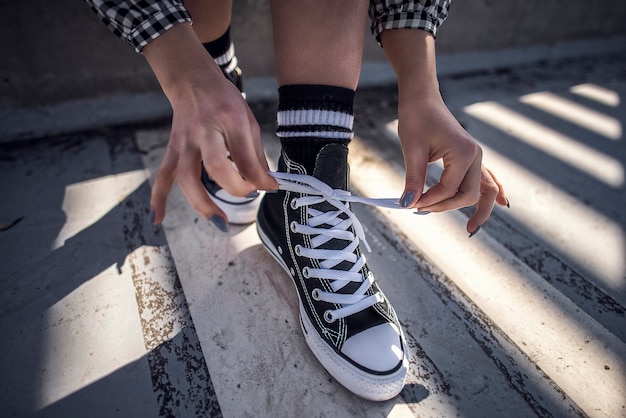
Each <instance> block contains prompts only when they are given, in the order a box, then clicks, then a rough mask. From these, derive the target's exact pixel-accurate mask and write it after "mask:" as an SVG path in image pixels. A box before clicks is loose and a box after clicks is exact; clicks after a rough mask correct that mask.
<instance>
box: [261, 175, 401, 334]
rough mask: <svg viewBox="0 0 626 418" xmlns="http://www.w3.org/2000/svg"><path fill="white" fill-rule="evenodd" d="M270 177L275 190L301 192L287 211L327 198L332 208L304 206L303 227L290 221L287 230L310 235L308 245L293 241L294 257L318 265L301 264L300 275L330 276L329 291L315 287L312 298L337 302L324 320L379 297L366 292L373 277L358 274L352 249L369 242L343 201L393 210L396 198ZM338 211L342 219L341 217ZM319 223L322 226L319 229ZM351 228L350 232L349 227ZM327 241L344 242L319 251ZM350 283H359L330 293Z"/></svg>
mask: <svg viewBox="0 0 626 418" xmlns="http://www.w3.org/2000/svg"><path fill="white" fill-rule="evenodd" d="M271 175H272V176H273V177H274V178H275V179H276V181H277V182H278V185H279V189H280V190H286V191H291V192H295V193H303V194H306V195H307V196H303V197H299V198H293V199H292V201H291V202H290V204H291V207H292V208H293V209H297V208H300V207H304V206H312V205H317V204H320V203H323V202H327V203H329V204H330V205H332V206H333V207H335V208H336V209H337V210H329V211H326V212H322V211H319V210H317V209H313V208H311V207H309V209H308V213H309V215H310V216H309V219H308V220H307V223H306V224H305V225H303V224H299V223H297V222H295V221H294V222H292V223H291V225H290V228H291V230H292V232H295V233H297V234H304V235H311V236H312V237H313V238H311V240H310V243H311V248H305V247H302V246H300V245H297V246H296V247H295V248H294V251H295V252H296V254H297V255H299V256H302V257H307V258H316V259H318V260H320V263H319V264H320V268H308V267H305V268H304V269H303V271H302V274H303V275H304V277H305V278H318V279H328V280H331V288H332V290H333V291H332V292H326V291H322V290H321V289H315V290H314V291H313V295H312V297H313V298H314V299H316V300H320V301H324V302H329V303H334V304H339V305H341V306H342V307H341V308H339V309H334V310H328V311H326V313H325V314H324V317H325V319H326V320H327V321H328V322H334V321H335V320H337V319H340V318H345V317H347V316H350V315H353V314H355V313H357V312H360V311H362V310H364V309H366V308H369V307H370V306H372V305H374V304H376V303H378V302H381V301H382V300H383V298H382V295H381V294H380V293H375V294H374V295H367V294H366V293H367V291H368V289H369V288H370V286H371V285H372V284H373V283H374V276H373V275H372V273H371V272H370V273H369V274H368V276H367V277H364V276H363V274H362V273H361V272H360V270H361V268H362V267H363V266H364V265H365V256H364V255H361V256H360V257H357V255H356V254H355V250H356V248H357V247H358V246H359V243H360V242H363V244H364V245H365V248H366V249H367V251H368V252H370V251H371V249H370V246H369V244H368V242H367V239H366V238H365V233H364V231H363V227H362V226H361V223H360V222H359V220H358V218H357V217H356V216H355V215H354V213H353V212H352V211H351V210H350V208H349V206H348V203H363V204H366V205H373V206H381V207H387V208H394V209H398V208H400V206H399V205H398V200H397V199H371V198H365V197H360V196H354V195H352V194H351V193H350V192H348V191H345V190H342V189H333V188H331V187H330V186H328V185H327V184H326V183H324V182H323V181H321V180H318V179H316V178H315V177H312V176H307V175H303V174H290V173H281V172H273V173H271ZM342 214H345V215H346V218H345V219H343V218H342V217H341V215H342ZM322 225H326V226H324V227H321V226H322ZM351 226H352V227H353V228H354V233H352V232H351V231H350V227H351ZM331 239H339V240H345V241H348V242H349V244H348V245H347V246H346V247H345V248H344V249H343V250H327V249H321V248H319V247H320V246H322V245H324V244H325V243H327V242H328V241H330V240H331ZM343 261H346V262H349V263H352V267H351V268H350V269H349V270H347V271H346V270H335V269H334V267H335V266H337V265H338V264H339V263H341V262H343ZM351 282H357V283H362V284H361V286H359V288H358V289H357V290H356V292H354V293H352V294H344V293H336V292H337V291H339V290H341V289H342V288H344V287H345V286H346V285H348V284H349V283H351Z"/></svg>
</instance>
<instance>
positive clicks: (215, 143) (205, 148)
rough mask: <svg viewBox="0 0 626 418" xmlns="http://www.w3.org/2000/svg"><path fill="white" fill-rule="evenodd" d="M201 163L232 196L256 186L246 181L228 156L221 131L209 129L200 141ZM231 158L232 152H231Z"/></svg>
mask: <svg viewBox="0 0 626 418" xmlns="http://www.w3.org/2000/svg"><path fill="white" fill-rule="evenodd" d="M201 153H202V163H203V164H204V168H205V169H206V171H207V173H208V174H209V175H210V176H211V177H212V178H213V180H215V182H217V183H218V184H219V185H220V186H221V187H222V188H223V189H224V190H226V191H227V192H228V193H230V194H231V195H233V196H240V197H241V196H246V195H248V194H250V193H251V192H252V191H255V190H256V187H255V186H254V185H253V184H252V183H250V182H248V181H246V180H245V179H244V178H243V177H242V175H241V174H240V172H239V171H238V168H235V167H234V166H233V163H232V161H231V160H230V159H229V158H228V154H229V151H228V149H227V148H226V144H225V143H224V137H223V134H222V133H221V132H218V131H214V130H212V131H210V132H208V133H207V138H206V140H204V141H202V143H201ZM231 158H232V153H231Z"/></svg>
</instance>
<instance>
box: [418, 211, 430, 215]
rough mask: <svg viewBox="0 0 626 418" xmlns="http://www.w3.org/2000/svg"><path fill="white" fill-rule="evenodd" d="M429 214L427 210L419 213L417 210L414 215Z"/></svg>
mask: <svg viewBox="0 0 626 418" xmlns="http://www.w3.org/2000/svg"><path fill="white" fill-rule="evenodd" d="M429 213H430V211H429V210H425V211H424V212H420V211H419V210H418V211H417V212H415V214H416V215H428V214H429Z"/></svg>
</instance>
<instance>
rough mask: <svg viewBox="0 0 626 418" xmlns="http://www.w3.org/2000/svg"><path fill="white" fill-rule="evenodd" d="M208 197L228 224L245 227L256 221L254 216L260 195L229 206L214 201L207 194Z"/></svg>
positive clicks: (225, 203)
mask: <svg viewBox="0 0 626 418" xmlns="http://www.w3.org/2000/svg"><path fill="white" fill-rule="evenodd" d="M208 195H209V197H210V198H211V200H212V201H213V203H215V204H216V205H217V206H218V207H219V208H220V209H221V210H223V211H224V213H225V214H226V216H228V223H230V224H234V225H247V224H251V223H252V222H255V221H256V214H257V211H258V210H259V205H260V204H261V199H262V197H263V196H262V195H259V197H257V198H255V199H253V200H250V202H247V203H241V204H235V205H231V204H229V203H227V202H224V201H223V200H220V199H216V198H214V197H213V196H211V194H210V193H208Z"/></svg>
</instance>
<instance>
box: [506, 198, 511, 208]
mask: <svg viewBox="0 0 626 418" xmlns="http://www.w3.org/2000/svg"><path fill="white" fill-rule="evenodd" d="M505 199H506V207H507V208H509V209H511V202H509V199H508V198H507V197H505Z"/></svg>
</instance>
